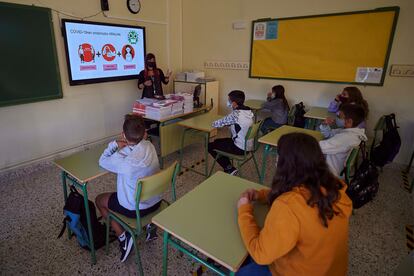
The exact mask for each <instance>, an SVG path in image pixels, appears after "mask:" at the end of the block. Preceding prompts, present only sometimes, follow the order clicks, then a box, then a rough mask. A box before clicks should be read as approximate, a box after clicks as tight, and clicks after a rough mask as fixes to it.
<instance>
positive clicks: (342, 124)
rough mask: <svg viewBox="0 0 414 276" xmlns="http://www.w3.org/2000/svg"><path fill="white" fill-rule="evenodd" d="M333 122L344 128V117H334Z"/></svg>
mask: <svg viewBox="0 0 414 276" xmlns="http://www.w3.org/2000/svg"><path fill="white" fill-rule="evenodd" d="M335 124H336V126H337V127H339V128H344V127H345V119H341V118H338V117H336V118H335Z"/></svg>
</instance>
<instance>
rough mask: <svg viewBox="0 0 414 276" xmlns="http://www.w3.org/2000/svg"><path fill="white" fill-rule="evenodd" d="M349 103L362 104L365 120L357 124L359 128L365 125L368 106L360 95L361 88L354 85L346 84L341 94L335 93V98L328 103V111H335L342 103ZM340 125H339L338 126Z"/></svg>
mask: <svg viewBox="0 0 414 276" xmlns="http://www.w3.org/2000/svg"><path fill="white" fill-rule="evenodd" d="M345 103H350V104H357V105H360V106H362V108H363V109H364V112H365V120H364V121H363V122H362V123H361V124H360V125H359V126H358V127H360V128H365V127H366V122H365V121H366V120H367V118H368V113H369V108H368V102H367V101H366V100H365V99H364V97H363V96H362V93H361V90H359V89H358V87H355V86H348V87H345V88H344V90H342V93H341V94H338V95H336V97H335V99H334V100H333V101H332V102H331V103H330V104H329V106H328V111H329V112H333V113H337V114H338V112H339V108H340V107H341V105H342V104H345ZM338 127H341V126H338Z"/></svg>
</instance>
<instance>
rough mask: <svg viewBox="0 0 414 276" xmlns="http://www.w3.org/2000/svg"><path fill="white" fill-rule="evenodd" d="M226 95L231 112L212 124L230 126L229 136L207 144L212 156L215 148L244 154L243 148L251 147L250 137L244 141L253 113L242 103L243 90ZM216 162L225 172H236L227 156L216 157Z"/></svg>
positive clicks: (248, 148)
mask: <svg viewBox="0 0 414 276" xmlns="http://www.w3.org/2000/svg"><path fill="white" fill-rule="evenodd" d="M228 96H229V98H228V102H227V107H229V108H231V109H232V112H231V113H230V114H229V115H227V116H225V117H223V118H222V119H220V120H217V121H214V122H213V124H212V126H213V127H216V128H218V127H224V126H230V131H231V138H222V139H216V140H215V141H214V142H212V143H209V144H208V152H209V153H210V154H211V155H212V156H213V157H214V158H215V157H216V155H217V153H216V151H215V150H216V149H217V150H221V151H225V152H228V153H232V154H237V155H242V154H244V150H245V149H246V150H247V151H250V150H252V149H253V139H250V140H248V141H247V143H245V140H246V139H245V137H246V135H247V132H248V131H249V128H250V127H251V126H252V125H253V116H254V115H253V112H252V110H251V109H250V107H247V106H245V105H244V99H245V96H244V92H243V91H240V90H233V91H231V92H230V93H229V95H228ZM245 144H246V146H247V148H246V146H245ZM217 163H219V164H220V166H221V167H223V169H224V171H225V172H226V173H229V174H232V175H236V174H237V172H238V171H237V169H236V168H234V167H233V166H232V164H231V163H230V160H229V158H227V157H224V156H222V157H220V158H219V159H217Z"/></svg>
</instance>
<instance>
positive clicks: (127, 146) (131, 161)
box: [95, 115, 161, 262]
mask: <svg viewBox="0 0 414 276" xmlns="http://www.w3.org/2000/svg"><path fill="white" fill-rule="evenodd" d="M122 135H123V138H124V140H117V141H112V142H110V143H109V145H108V147H107V148H106V149H105V151H104V152H103V153H102V155H101V158H100V159H99V165H100V166H101V167H102V168H104V169H106V170H108V171H110V172H113V173H116V174H117V185H116V186H117V191H116V192H115V193H103V194H100V195H98V196H97V197H96V199H95V203H96V206H97V207H98V209H99V211H100V213H101V214H102V216H103V217H104V218H106V217H107V215H108V211H109V209H110V210H112V211H115V212H118V213H120V214H122V215H124V216H127V217H130V218H136V211H135V190H136V184H137V181H138V179H140V178H144V177H146V176H150V175H153V174H155V173H157V172H158V171H159V169H160V168H159V162H158V157H157V152H156V151H155V148H154V146H153V145H152V144H151V142H149V141H147V140H146V139H145V137H146V132H145V123H144V119H143V118H142V117H141V116H138V115H125V121H124V125H123V132H122ZM160 204H161V196H160V195H158V196H154V197H152V198H150V199H148V200H146V201H143V202H140V204H139V210H140V216H141V217H143V216H145V215H147V214H149V213H151V212H153V211H155V210H157V209H158V208H159V206H160ZM111 226H112V229H114V231H115V233H116V235H117V237H118V239H119V242H120V250H121V262H124V261H125V260H126V259H127V257H128V255H129V253H130V252H131V249H132V245H133V240H132V237H131V234H130V233H128V232H126V231H124V229H123V228H122V227H121V225H119V224H118V223H117V222H115V221H113V220H112V221H111ZM152 235H153V236H152V237H151V233H150V231H149V227H148V228H147V240H149V239H151V238H153V237H154V235H155V237H156V234H155V232H154V231H152Z"/></svg>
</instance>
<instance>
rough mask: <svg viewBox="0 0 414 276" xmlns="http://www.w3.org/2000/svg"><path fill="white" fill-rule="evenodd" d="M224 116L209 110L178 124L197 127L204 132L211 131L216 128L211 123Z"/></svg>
mask: <svg viewBox="0 0 414 276" xmlns="http://www.w3.org/2000/svg"><path fill="white" fill-rule="evenodd" d="M222 117H223V116H220V115H217V114H213V113H211V112H208V113H204V114H201V115H198V116H195V117H192V118H189V119H186V120H183V121H180V122H178V123H177V124H178V125H180V126H183V127H186V128H192V129H197V130H200V131H204V132H211V131H213V130H214V129H215V128H214V127H212V126H211V124H212V123H213V122H214V121H216V120H218V119H220V118H222Z"/></svg>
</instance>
